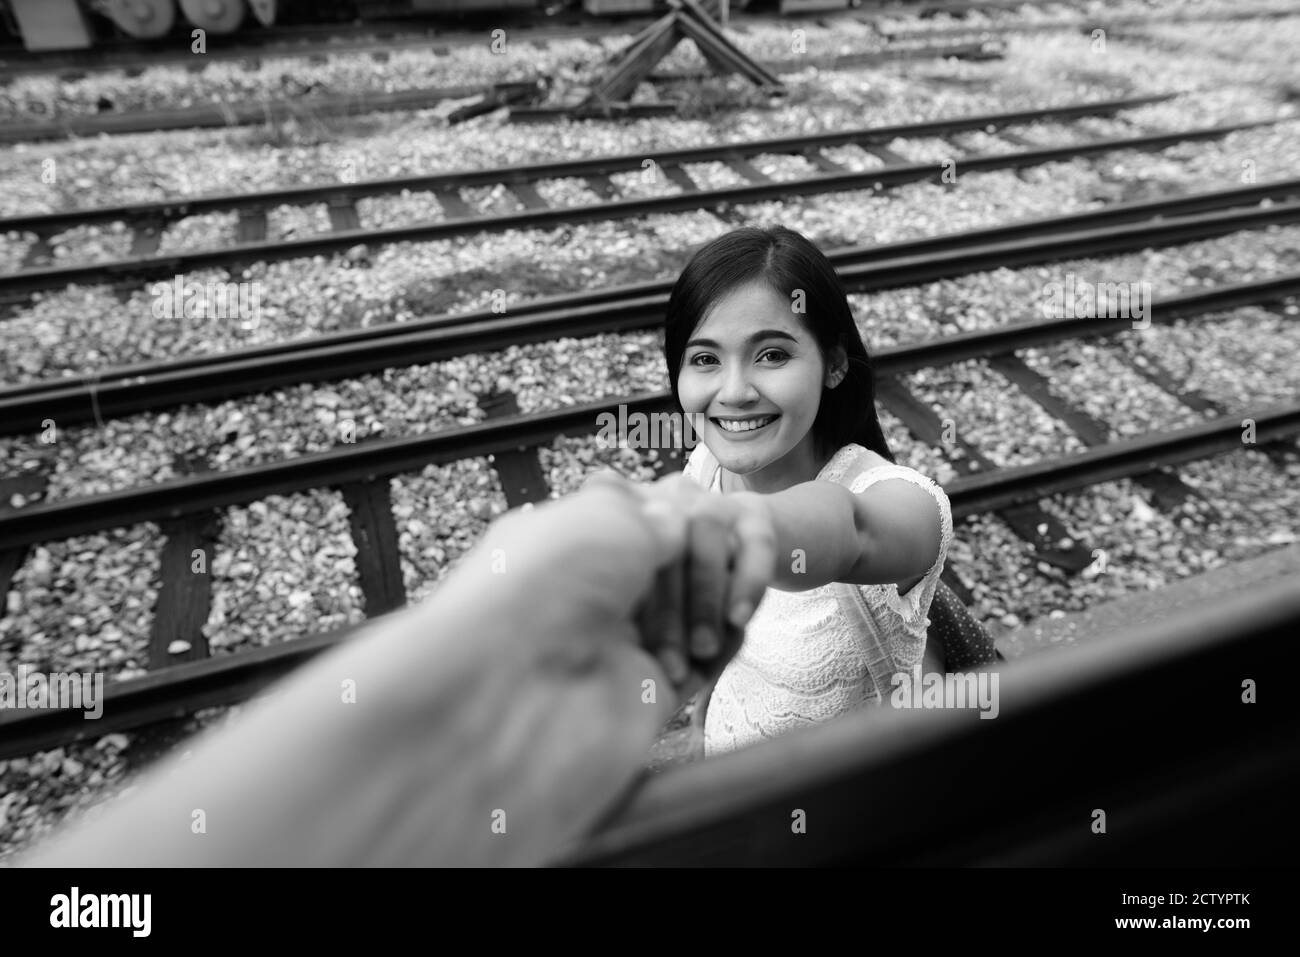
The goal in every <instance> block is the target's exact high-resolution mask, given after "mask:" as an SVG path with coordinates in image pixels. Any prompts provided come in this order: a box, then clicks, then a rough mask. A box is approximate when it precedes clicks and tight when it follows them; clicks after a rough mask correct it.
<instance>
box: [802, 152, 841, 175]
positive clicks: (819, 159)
mask: <svg viewBox="0 0 1300 957" xmlns="http://www.w3.org/2000/svg"><path fill="white" fill-rule="evenodd" d="M800 155H801V156H803V158H804V159H806V160H807V161H808V162H810V163H812V164H813V165H814V166H816V167H817V170H818V171H819V172H822V173H843V172H845V171H846V170H847V169H848V167H846V166H843V165H841V164H839V163H837V162H835V161H834V160H833V159H830V158H829V157H827V156H825V155H823V153H822V151H821V150H805V151H804V152H803V153H802V154H800Z"/></svg>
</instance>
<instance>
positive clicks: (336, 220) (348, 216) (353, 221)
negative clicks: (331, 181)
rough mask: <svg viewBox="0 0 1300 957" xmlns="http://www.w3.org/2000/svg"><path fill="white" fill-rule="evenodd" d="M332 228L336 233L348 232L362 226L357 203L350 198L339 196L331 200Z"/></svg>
mask: <svg viewBox="0 0 1300 957" xmlns="http://www.w3.org/2000/svg"><path fill="white" fill-rule="evenodd" d="M329 216H330V229H332V230H334V232H336V233H346V232H350V231H352V230H354V229H360V228H361V217H360V215H358V213H357V207H356V204H354V203H353V202H352V200H350V199H346V198H339V199H331V200H330V201H329Z"/></svg>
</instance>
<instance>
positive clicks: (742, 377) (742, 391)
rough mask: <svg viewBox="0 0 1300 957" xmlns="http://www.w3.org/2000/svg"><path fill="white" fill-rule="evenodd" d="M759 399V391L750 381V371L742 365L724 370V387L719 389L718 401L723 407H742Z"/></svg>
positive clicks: (738, 364)
mask: <svg viewBox="0 0 1300 957" xmlns="http://www.w3.org/2000/svg"><path fill="white" fill-rule="evenodd" d="M757 398H758V390H757V389H755V388H754V383H753V382H751V381H750V378H749V370H748V369H747V368H746V367H745V366H744V365H743V364H741V363H737V364H735V365H732V366H731V367H730V368H727V369H724V370H723V373H722V386H721V388H719V389H718V401H719V402H721V403H722V404H723V405H735V406H742V405H748V404H750V403H752V402H753V401H754V400H755V399H757Z"/></svg>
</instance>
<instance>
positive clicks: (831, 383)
mask: <svg viewBox="0 0 1300 957" xmlns="http://www.w3.org/2000/svg"><path fill="white" fill-rule="evenodd" d="M848 372H849V354H848V353H847V352H845V351H844V347H843V346H841V345H837V346H836V347H835V348H834V349H832V350H831V354H830V362H828V363H827V364H826V388H828V389H833V388H835V387H836V386H837V385H839V384H840V383H841V382H843V381H844V377H845V376H846V375H848Z"/></svg>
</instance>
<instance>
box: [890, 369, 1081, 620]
mask: <svg viewBox="0 0 1300 957" xmlns="http://www.w3.org/2000/svg"><path fill="white" fill-rule="evenodd" d="M876 395H877V397H878V398H879V400H880V401H881V402H882V403H884V405H885V407H886V408H888V409H889V411H890V412H892V413H893V414H894V415H896V416H898V418H899V419H901V420H902V422H903V425H905V426H906V427H907V430H908V431H909V432H910V433H912V435H913V436H914V437H915V438H916V439H917V441H920V442H924V443H925V444H926V445H929V446H930V447H932V448H943V446H944V441H943V432H944V428H943V423H942V422H941V421H940V420H939V416H938V415H937V414H936V413H935V412H934V410H933V409H931V408H930V407H929V406H927V405H926V404H925V403H924V402H922V401H921V400H920V399H918V398H917V397H916V396H915V395H914V394H913V393H912V392H911V390H909V389H908V388H907V387H906V386H905V385H903V383H902V382H901V381H899V380H898V379H897V378H895V377H894V376H880V377H878V378H877V379H876ZM955 444H956V445H957V447H958V448H959V449H961V451H962V452H963V453H964V454H963V455H962V456H961V457H954V458H951V459H950V460H949V461H950V463H951V464H952V466H953V468H954V469H956V470H957V472H958V473H959V474H962V475H973V474H976V473H980V474H986V473H989V472H996V471H997V469H998V465H997V463H995V462H994V461H992V460H991V459H989V458H987V457H986V456H985V455H984V454H983V453H982V452H980V450H979V449H977V448H976V447H975V446H973V445H971V444H970V443H968V442H966V441H965V440H963V439H961V438H957V439H956V440H955ZM997 515H998V517H999V518H1001V519H1002V520H1003V521H1004V522H1006V523H1007V525H1008V526H1009V527H1010V528H1011V530H1012V531H1013V532H1014V533H1015V534H1016V535H1017V536H1018V537H1019V538H1020V539H1022V540H1023V541H1024V542H1026V543H1027V544H1028V545H1029V546H1030V547H1031V548H1032V549H1033V550H1034V556H1035V558H1036V559H1037V560H1039V561H1044V562H1047V563H1048V564H1049V565H1053V566H1055V567H1057V568H1060V569H1061V570H1063V571H1064V572H1066V573H1067V574H1075V573H1077V572H1080V571H1082V570H1083V569H1085V568H1087V567H1088V565H1090V564H1091V563H1092V557H1091V551H1092V550H1091V549H1090V548H1087V547H1082V543H1080V542H1077V541H1074V540H1073V538H1072V537H1071V535H1070V533H1069V531H1068V530H1067V529H1066V528H1065V526H1064V525H1062V524H1061V522H1060V520H1059V519H1057V518H1056V517H1055V516H1054V515H1052V514H1051V513H1049V512H1046V511H1044V510H1043V509H1042V508H1041V507H1040V506H1039V505H1038V504H1037V503H1034V502H1028V503H1025V504H1023V505H1014V506H1009V507H1005V508H1000V509H998V510H997ZM1040 528H1041V529H1043V531H1041V532H1040V531H1039V529H1040ZM1067 538H1069V539H1071V542H1072V544H1071V545H1070V547H1069V548H1060V547H1058V544H1057V543H1059V542H1060V541H1061V540H1062V539H1067ZM953 591H955V592H957V594H958V595H961V594H962V591H960V590H958V589H957V588H955V587H954V588H953ZM967 594H969V592H968V591H967ZM963 600H965V599H963Z"/></svg>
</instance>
